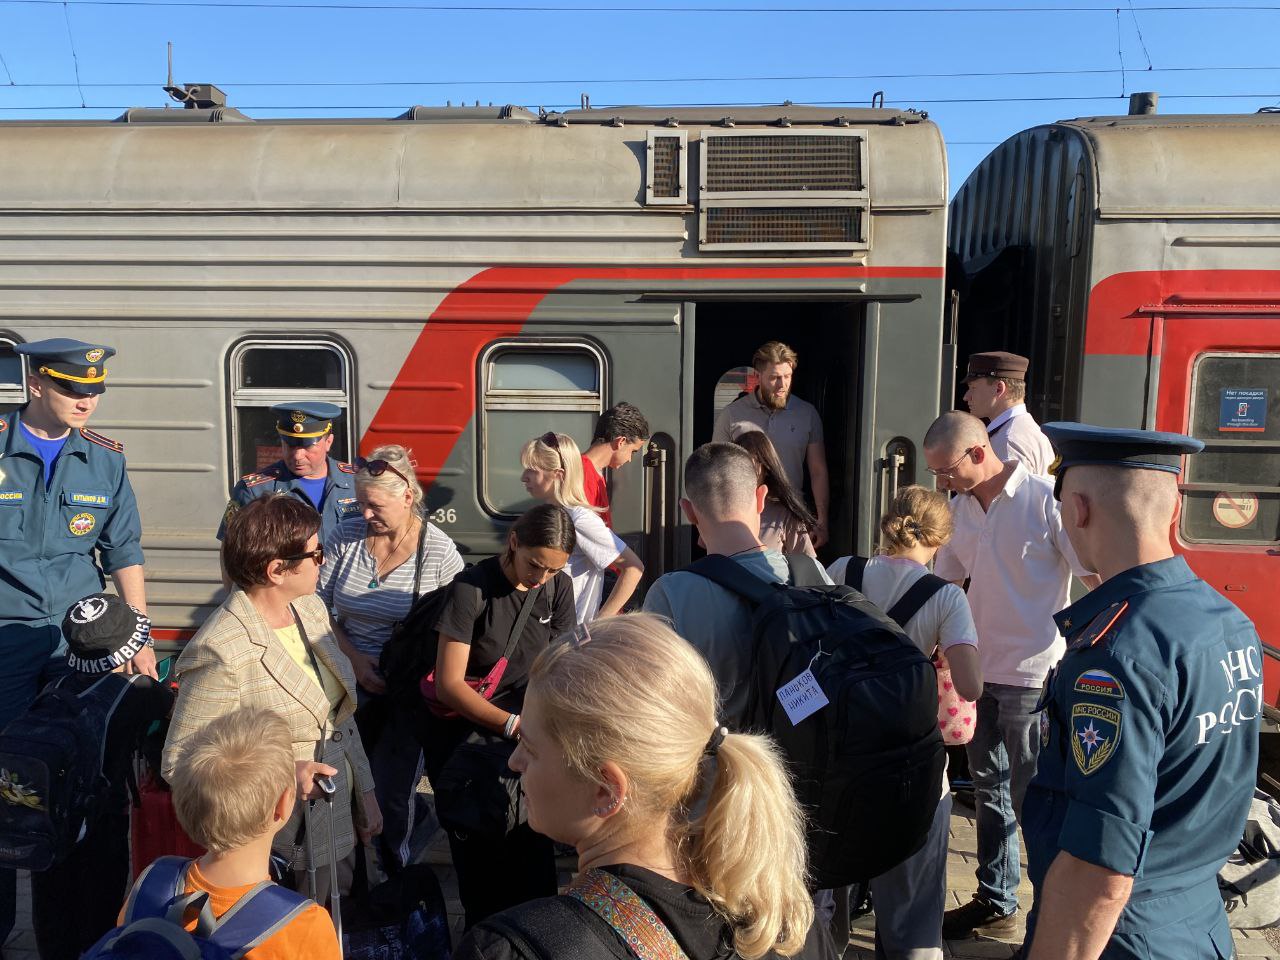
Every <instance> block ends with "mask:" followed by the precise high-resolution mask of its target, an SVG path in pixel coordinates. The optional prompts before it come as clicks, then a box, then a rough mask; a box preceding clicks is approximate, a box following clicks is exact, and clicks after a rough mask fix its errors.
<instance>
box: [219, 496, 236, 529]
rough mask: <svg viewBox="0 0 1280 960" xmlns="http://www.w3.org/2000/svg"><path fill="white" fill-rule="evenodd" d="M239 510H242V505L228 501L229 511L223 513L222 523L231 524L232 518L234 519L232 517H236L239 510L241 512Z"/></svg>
mask: <svg viewBox="0 0 1280 960" xmlns="http://www.w3.org/2000/svg"><path fill="white" fill-rule="evenodd" d="M239 509H240V504H238V503H236V502H235V501H234V500H228V501H227V509H226V510H224V511H223V513H222V522H223V524H228V523H230V522H231V518H232V517H234V516H235V515H236V511H237V510H239Z"/></svg>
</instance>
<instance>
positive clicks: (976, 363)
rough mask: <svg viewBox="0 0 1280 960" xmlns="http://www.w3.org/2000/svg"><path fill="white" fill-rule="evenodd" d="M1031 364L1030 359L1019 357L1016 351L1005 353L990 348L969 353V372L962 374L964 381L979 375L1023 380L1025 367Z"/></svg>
mask: <svg viewBox="0 0 1280 960" xmlns="http://www.w3.org/2000/svg"><path fill="white" fill-rule="evenodd" d="M1029 366H1031V361H1030V360H1028V359H1027V358H1026V357H1020V356H1018V355H1017V354H1016V353H1006V352H1005V351H1003V350H991V351H989V352H987V353H974V354H970V355H969V372H968V373H966V374H965V376H964V382H965V383H968V382H969V381H970V380H977V379H978V378H980V377H1005V378H1008V379H1009V380H1025V379H1027V368H1028V367H1029Z"/></svg>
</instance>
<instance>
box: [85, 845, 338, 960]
mask: <svg viewBox="0 0 1280 960" xmlns="http://www.w3.org/2000/svg"><path fill="white" fill-rule="evenodd" d="M190 867H191V861H190V860H188V859H186V858H185V857H161V858H160V859H159V860H157V861H156V862H155V863H153V864H151V866H149V867H147V869H146V870H144V871H143V873H142V876H140V877H139V878H138V882H137V883H135V884H134V885H133V889H132V890H131V891H130V892H129V899H128V900H126V901H125V905H124V923H123V924H122V925H121V926H119V927H116V928H115V929H114V930H110V931H108V932H107V933H105V934H103V936H102V939H101V940H99V941H98V942H97V943H95V944H94V945H93V946H92V947H91V948H90V949H89V951H88V952H87V953H86V954H85V955H84V958H83V960H106V958H112V960H126V958H127V960H133V958H137V960H143V958H145V960H240V958H241V957H243V956H244V955H245V954H246V953H248V952H249V951H250V950H252V949H253V948H254V947H256V946H258V945H259V944H261V943H263V942H264V941H266V940H267V939H268V938H269V937H271V936H273V935H275V934H276V933H278V932H279V931H280V930H281V929H282V928H283V927H285V926H286V925H287V924H289V923H291V922H292V921H293V919H294V918H295V917H296V916H298V914H300V913H301V912H302V911H303V910H305V909H306V908H307V907H308V906H309V905H310V904H311V903H312V902H313V901H311V900H309V899H307V898H306V897H304V896H303V895H302V894H300V893H295V892H294V891H292V890H286V889H285V888H284V887H278V886H276V885H275V884H274V883H272V882H271V881H269V880H263V881H262V882H261V883H260V884H258V885H257V886H256V887H254V888H253V889H252V890H250V891H249V892H248V893H246V894H245V895H244V896H243V897H241V898H240V900H239V901H238V902H237V903H236V905H235V906H234V907H232V908H231V909H230V910H228V911H227V912H226V913H224V914H223V915H222V916H221V917H219V918H215V917H214V916H213V911H212V909H211V908H210V907H209V895H208V894H207V893H205V892H203V891H201V892H198V893H186V892H185V890H186V879H187V871H188V870H189V869H190ZM193 912H194V913H196V914H197V915H198V920H197V922H196V928H195V930H193V931H188V930H186V929H184V926H185V924H186V923H187V922H189V919H190V917H191V914H192V913H193Z"/></svg>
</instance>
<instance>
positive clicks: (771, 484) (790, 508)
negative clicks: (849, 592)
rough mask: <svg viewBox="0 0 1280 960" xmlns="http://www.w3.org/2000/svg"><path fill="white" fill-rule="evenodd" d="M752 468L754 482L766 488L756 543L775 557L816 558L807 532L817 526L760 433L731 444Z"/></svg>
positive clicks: (769, 441)
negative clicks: (746, 456)
mask: <svg viewBox="0 0 1280 960" xmlns="http://www.w3.org/2000/svg"><path fill="white" fill-rule="evenodd" d="M733 442H734V443H736V444H737V445H738V446H740V447H741V448H742V449H743V450H745V451H747V453H749V454H751V459H752V460H754V461H755V464H756V478H757V482H759V483H762V484H764V485H765V486H766V487H768V488H769V493H768V496H767V497H766V498H765V501H764V510H762V511H761V512H760V542H761V543H763V544H764V545H765V547H767V548H768V549H770V550H777V551H778V552H779V553H804V554H807V555H808V556H811V557H817V555H818V554H817V551H815V550H814V549H813V540H811V539H810V537H809V531H810V530H811V529H812V528H813V526H814V525H815V524H816V523H817V522H818V519H817V517H815V516H814V515H813V514H812V513H810V512H809V508H808V507H807V506H805V502H804V498H803V497H801V496H800V494H799V493H797V492H796V488H795V487H793V486H792V485H791V481H790V480H788V479H787V472H786V470H785V469H783V466H782V461H781V460H779V459H778V451H777V449H776V448H775V447H774V445H773V441H772V440H770V439H769V438H768V437H767V436H766V435H765V434H764V433H763V431H760V430H748V431H746V432H745V433H743V434H741V435H740V436H739V437H738V439H736V440H735V441H733Z"/></svg>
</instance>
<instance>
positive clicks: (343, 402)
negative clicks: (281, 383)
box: [226, 336, 359, 485]
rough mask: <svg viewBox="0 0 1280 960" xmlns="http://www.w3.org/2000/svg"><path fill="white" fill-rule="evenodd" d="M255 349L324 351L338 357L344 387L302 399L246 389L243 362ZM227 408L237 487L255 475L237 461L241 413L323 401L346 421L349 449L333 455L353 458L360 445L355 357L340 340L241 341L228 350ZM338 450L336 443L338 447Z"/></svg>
mask: <svg viewBox="0 0 1280 960" xmlns="http://www.w3.org/2000/svg"><path fill="white" fill-rule="evenodd" d="M254 350H279V351H282V352H283V351H286V350H290V351H298V350H324V351H327V352H329V353H331V354H332V355H334V356H336V357H337V358H338V369H339V371H340V374H341V379H342V388H341V389H339V390H332V389H325V388H316V389H308V390H306V391H304V393H305V396H300V395H299V391H298V390H282V389H279V388H274V387H272V388H263V387H245V386H241V384H240V379H239V378H240V371H241V367H242V361H243V359H244V358H245V356H246V354H248V353H250V352H251V351H254ZM226 371H227V406H228V410H229V414H228V418H227V420H228V424H229V426H230V429H229V430H228V432H227V439H228V443H229V446H228V458H227V466H228V472H229V474H230V482H231V483H232V484H233V485H234V484H235V483H236V482H237V481H238V480H239V479H240V477H242V476H244V475H245V474H246V473H252V472H254V470H255V469H256V466H255V465H250V464H240V463H238V462H237V459H238V456H239V454H238V451H239V449H240V441H241V429H242V427H241V414H240V411H241V410H262V409H269V408H270V407H272V406H274V405H275V404H277V403H283V402H285V401H287V400H299V399H305V400H323V401H325V402H326V403H332V404H335V405H336V406H339V407H341V408H342V411H343V414H342V415H343V418H344V419H345V420H346V424H347V429H346V437H347V447H348V448H349V449H345V450H338V449H335V450H332V451H330V456H332V457H335V458H336V459H338V460H347V459H350V456H351V453H352V451H354V450H355V449H357V447H358V445H359V437H358V436H355V435H354V432H353V431H354V428H353V426H352V425H353V424H354V422H355V413H356V402H355V356H354V354H353V353H352V351H351V349H350V348H349V347H348V346H347V345H346V344H345V343H343V342H341V341H340V340H336V339H331V338H328V337H302V338H299V337H293V336H285V337H271V336H255V337H249V338H246V339H244V340H239V341H237V342H236V343H235V344H234V345H233V346H232V348H231V349H230V350H229V351H227V366H226ZM335 448H336V444H335Z"/></svg>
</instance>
